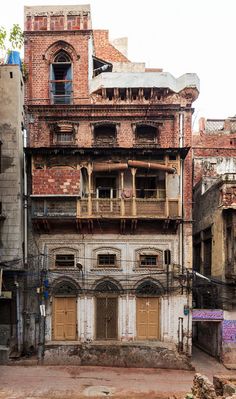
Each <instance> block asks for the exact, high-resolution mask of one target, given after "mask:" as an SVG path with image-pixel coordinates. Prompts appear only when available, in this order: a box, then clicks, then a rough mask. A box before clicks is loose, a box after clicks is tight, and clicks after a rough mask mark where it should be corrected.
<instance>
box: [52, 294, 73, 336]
mask: <svg viewBox="0 0 236 399" xmlns="http://www.w3.org/2000/svg"><path fill="white" fill-rule="evenodd" d="M55 298H75V303H76V311H75V316H76V323H75V340H76V341H77V340H78V296H76V295H56V294H55V295H53V297H52V315H51V339H52V341H60V340H56V339H55V336H54V332H55V301H54V299H55ZM63 342H69V340H66V339H64V340H63Z"/></svg>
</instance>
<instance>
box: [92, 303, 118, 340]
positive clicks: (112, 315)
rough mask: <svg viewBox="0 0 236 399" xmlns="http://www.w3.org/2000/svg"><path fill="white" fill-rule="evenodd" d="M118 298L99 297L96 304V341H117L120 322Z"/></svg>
mask: <svg viewBox="0 0 236 399" xmlns="http://www.w3.org/2000/svg"><path fill="white" fill-rule="evenodd" d="M117 309H118V299H117V297H110V296H105V297H97V304H96V339H98V340H109V339H117V330H118V329H117V321H118V317H117V315H118V312H117Z"/></svg>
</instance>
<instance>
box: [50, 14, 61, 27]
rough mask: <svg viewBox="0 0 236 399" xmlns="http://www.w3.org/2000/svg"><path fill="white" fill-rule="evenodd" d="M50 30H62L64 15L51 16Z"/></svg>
mask: <svg viewBox="0 0 236 399" xmlns="http://www.w3.org/2000/svg"><path fill="white" fill-rule="evenodd" d="M50 30H64V15H52V16H51V18H50Z"/></svg>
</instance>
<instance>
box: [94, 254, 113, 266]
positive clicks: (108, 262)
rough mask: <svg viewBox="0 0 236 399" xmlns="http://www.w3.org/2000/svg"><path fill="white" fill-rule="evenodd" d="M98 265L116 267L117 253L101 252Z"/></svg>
mask: <svg viewBox="0 0 236 399" xmlns="http://www.w3.org/2000/svg"><path fill="white" fill-rule="evenodd" d="M98 266H100V267H115V266H116V255H115V254H100V255H98Z"/></svg>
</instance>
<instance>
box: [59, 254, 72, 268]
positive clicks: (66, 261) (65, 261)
mask: <svg viewBox="0 0 236 399" xmlns="http://www.w3.org/2000/svg"><path fill="white" fill-rule="evenodd" d="M74 265H75V256H74V255H72V254H57V255H56V258H55V267H74Z"/></svg>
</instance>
